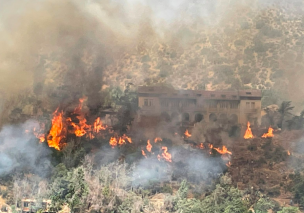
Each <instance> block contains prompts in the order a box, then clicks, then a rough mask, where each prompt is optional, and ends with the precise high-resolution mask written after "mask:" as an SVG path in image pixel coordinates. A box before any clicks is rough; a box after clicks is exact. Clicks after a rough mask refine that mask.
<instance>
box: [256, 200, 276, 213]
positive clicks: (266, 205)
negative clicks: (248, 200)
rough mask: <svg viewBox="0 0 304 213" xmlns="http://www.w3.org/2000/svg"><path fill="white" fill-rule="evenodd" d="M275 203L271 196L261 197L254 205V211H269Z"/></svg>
mask: <svg viewBox="0 0 304 213" xmlns="http://www.w3.org/2000/svg"><path fill="white" fill-rule="evenodd" d="M274 206H275V205H274V203H273V202H272V201H271V200H270V199H269V198H263V197H262V198H260V199H259V200H258V202H257V203H256V204H255V205H254V211H255V212H256V213H267V212H268V210H269V209H272V208H273V207H274Z"/></svg>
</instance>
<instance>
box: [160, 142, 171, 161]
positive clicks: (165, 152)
mask: <svg viewBox="0 0 304 213" xmlns="http://www.w3.org/2000/svg"><path fill="white" fill-rule="evenodd" d="M162 150H163V153H162V157H163V158H164V159H165V160H166V161H168V162H172V159H171V154H170V153H169V152H168V148H167V147H165V146H163V147H162ZM158 158H159V157H158Z"/></svg>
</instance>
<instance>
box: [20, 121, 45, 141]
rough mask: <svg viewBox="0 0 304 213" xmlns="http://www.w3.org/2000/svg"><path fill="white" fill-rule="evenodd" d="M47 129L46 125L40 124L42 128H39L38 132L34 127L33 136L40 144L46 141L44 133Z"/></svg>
mask: <svg viewBox="0 0 304 213" xmlns="http://www.w3.org/2000/svg"><path fill="white" fill-rule="evenodd" d="M44 129H45V125H44V123H40V127H39V128H38V130H37V129H36V128H35V127H34V129H33V134H34V135H35V137H36V138H38V139H39V141H40V143H42V142H44V141H45V134H44V133H42V132H43V131H44ZM25 132H27V133H28V132H29V131H28V130H26V131H25Z"/></svg>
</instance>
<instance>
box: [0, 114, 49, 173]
mask: <svg viewBox="0 0 304 213" xmlns="http://www.w3.org/2000/svg"><path fill="white" fill-rule="evenodd" d="M35 126H36V127H37V126H39V124H38V123H37V122H35V121H32V120H30V121H27V122H25V123H23V124H20V125H16V126H4V127H3V128H2V130H1V132H0V176H1V175H5V174H8V173H9V172H11V171H13V170H16V171H18V170H19V171H23V172H26V171H28V172H34V173H36V174H39V175H41V177H44V176H46V175H47V174H48V172H49V171H50V169H51V163H50V154H51V153H50V150H49V149H48V148H47V147H46V146H43V144H38V143H39V142H38V141H37V139H36V138H34V137H33V135H31V134H29V133H26V131H27V130H29V128H30V127H35Z"/></svg>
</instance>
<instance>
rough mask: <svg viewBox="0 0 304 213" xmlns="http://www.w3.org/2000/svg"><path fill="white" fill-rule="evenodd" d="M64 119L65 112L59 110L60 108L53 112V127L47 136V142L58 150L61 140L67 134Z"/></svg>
mask: <svg viewBox="0 0 304 213" xmlns="http://www.w3.org/2000/svg"><path fill="white" fill-rule="evenodd" d="M63 121H64V120H63V112H58V110H56V111H55V112H54V113H53V119H52V127H51V130H50V133H49V135H48V136H47V142H48V145H49V147H53V148H55V149H57V150H60V142H61V140H62V139H64V138H65V137H66V134H67V128H66V125H65V123H64V122H63Z"/></svg>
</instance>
